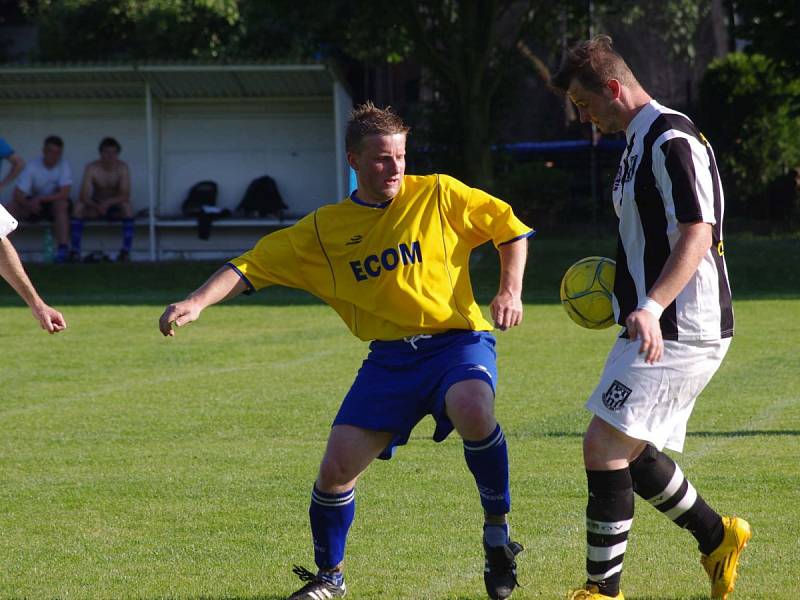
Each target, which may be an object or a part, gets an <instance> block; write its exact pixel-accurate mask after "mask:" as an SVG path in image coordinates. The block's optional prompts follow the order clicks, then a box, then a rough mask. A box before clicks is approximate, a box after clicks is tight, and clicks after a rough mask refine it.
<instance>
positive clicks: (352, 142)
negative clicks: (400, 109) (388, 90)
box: [344, 100, 411, 152]
mask: <svg viewBox="0 0 800 600" xmlns="http://www.w3.org/2000/svg"><path fill="white" fill-rule="evenodd" d="M409 131H411V128H410V127H409V126H408V125H406V124H405V123H403V119H401V118H400V117H399V116H398V115H397V113H396V112H394V111H393V110H392V107H391V106H387V107H386V108H378V107H377V106H375V105H374V104H373V103H372V102H370V101H369V100H367V101H366V102H365V103H364V104H361V105H360V106H357V107H355V108H354V109H353V112H351V113H350V120H349V121H348V122H347V133H346V134H345V138H344V147H345V149H346V150H347V151H348V152H356V151H358V149H359V146H360V145H361V140H363V139H364V138H365V137H367V136H368V135H394V134H395V133H404V134H405V133H408V132H409Z"/></svg>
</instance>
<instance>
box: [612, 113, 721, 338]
mask: <svg viewBox="0 0 800 600" xmlns="http://www.w3.org/2000/svg"><path fill="white" fill-rule="evenodd" d="M626 136H627V140H628V146H627V148H626V149H625V152H624V153H623V155H622V160H621V161H620V167H619V171H618V172H617V176H616V178H615V180H614V189H613V193H612V198H613V202H614V210H615V212H616V213H617V216H618V217H619V238H618V243H617V273H616V278H615V280H614V312H615V315H616V317H617V322H618V323H619V324H620V325H623V326H624V325H625V319H626V318H627V316H628V315H629V314H630V313H631V312H633V311H634V310H635V309H636V307H637V305H638V304H639V302H640V301H642V300H644V299H645V297H646V296H647V293H648V291H649V290H650V288H651V287H652V286H653V284H654V283H655V282H656V280H657V279H658V277H659V275H660V274H661V271H662V269H663V268H664V264H665V263H666V262H667V258H669V255H670V252H671V251H672V248H674V246H675V244H676V242H677V241H678V238H679V237H680V231H679V229H678V224H679V223H695V222H699V221H703V222H706V223H711V224H713V240H714V241H713V245H712V247H711V249H710V250H709V251H708V252H707V253H706V255H705V256H704V257H703V259H702V261H701V262H700V266H699V267H698V269H697V271H696V272H695V274H694V275H693V276H692V278H691V279H690V280H689V283H688V284H687V285H686V287H685V288H684V289H683V290H682V291H681V292H680V293H679V294H678V297H677V298H676V299H675V301H674V302H673V303H672V304H670V305H669V306H668V307H666V308H665V310H664V314H663V315H662V316H661V332H662V335H663V336H664V339H668V340H687V341H688V340H714V339H720V338H726V337H731V336H732V335H733V309H732V307H731V290H730V285H729V283H728V272H727V268H726V267H725V258H724V256H723V254H724V250H723V245H722V215H723V210H724V204H725V201H724V196H723V193H722V186H721V185H720V180H719V173H718V171H717V164H716V160H715V159H714V152H713V151H712V149H711V146H710V145H709V143H708V141H707V140H706V139H705V137H704V136H703V135H702V134H701V133H700V132H699V131H698V130H697V128H696V127H695V125H694V123H692V121H691V120H690V119H689V118H688V117H687V116H686V115H683V114H681V113H679V112H676V111H674V110H671V109H669V108H666V107H665V106H661V105H660V104H659V103H658V102H655V101H651V102H650V103H649V104H647V105H646V106H645V107H643V108H642V109H641V110H640V111H639V113H637V115H636V116H635V117H634V118H633V120H632V121H631V122H630V124H629V125H628V129H627V131H626Z"/></svg>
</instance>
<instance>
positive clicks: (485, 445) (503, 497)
mask: <svg viewBox="0 0 800 600" xmlns="http://www.w3.org/2000/svg"><path fill="white" fill-rule="evenodd" d="M464 458H465V459H466V460H467V466H468V467H469V470H470V471H472V475H473V476H474V477H475V483H476V484H477V485H478V493H479V494H480V496H481V504H482V505H483V510H484V511H485V512H486V514H489V515H504V514H506V513H507V512H508V511H509V510H511V489H510V488H509V485H508V446H507V445H506V436H505V435H503V430H502V428H501V427H500V425H499V424H498V425H497V427H496V428H495V430H494V431H493V432H492V433H491V434H490V435H489V436H488V437H487V438H485V439H483V440H479V441H477V442H469V441H466V440H464Z"/></svg>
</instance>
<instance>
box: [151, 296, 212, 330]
mask: <svg viewBox="0 0 800 600" xmlns="http://www.w3.org/2000/svg"><path fill="white" fill-rule="evenodd" d="M201 311H202V308H201V307H199V306H197V304H195V302H193V301H192V300H190V299H187V300H183V301H181V302H176V303H175V304H170V305H169V306H168V307H167V308H166V310H165V311H164V314H162V315H161V318H160V319H159V320H158V329H159V330H160V331H161V333H163V334H164V335H166V336H174V335H175V330H174V329H173V325H174V326H175V327H180V326H182V325H186V324H187V323H191V322H192V321H196V320H197V319H198V318H199V317H200V312H201Z"/></svg>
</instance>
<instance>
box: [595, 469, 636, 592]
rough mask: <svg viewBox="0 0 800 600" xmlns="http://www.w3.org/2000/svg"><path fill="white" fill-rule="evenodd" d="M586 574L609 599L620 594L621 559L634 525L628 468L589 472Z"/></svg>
mask: <svg viewBox="0 0 800 600" xmlns="http://www.w3.org/2000/svg"><path fill="white" fill-rule="evenodd" d="M586 479H587V481H588V484H589V502H588V504H587V505H586V574H587V576H588V583H590V584H593V585H596V586H597V587H599V588H600V593H601V594H605V595H606V596H612V597H613V596H616V595H617V594H619V581H620V578H621V577H622V560H623V558H624V557H625V548H626V547H627V545H628V531H630V528H631V523H632V522H633V484H632V482H631V474H630V471H629V470H628V469H618V470H615V471H589V470H587V471H586Z"/></svg>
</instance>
